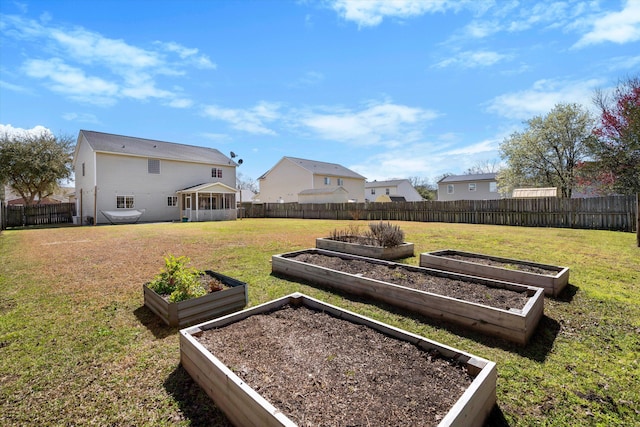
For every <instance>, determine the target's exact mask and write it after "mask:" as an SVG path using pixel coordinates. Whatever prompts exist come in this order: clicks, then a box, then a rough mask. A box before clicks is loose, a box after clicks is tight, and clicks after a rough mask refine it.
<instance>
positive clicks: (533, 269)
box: [438, 254, 559, 276]
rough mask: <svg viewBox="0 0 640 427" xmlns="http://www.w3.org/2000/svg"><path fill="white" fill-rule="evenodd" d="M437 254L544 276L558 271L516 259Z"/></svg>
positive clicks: (552, 274) (553, 274)
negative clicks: (512, 260)
mask: <svg viewBox="0 0 640 427" xmlns="http://www.w3.org/2000/svg"><path fill="white" fill-rule="evenodd" d="M438 256H441V257H443V258H451V259H455V260H457V261H467V262H473V263H475V264H481V265H489V266H492V267H502V268H506V269H509V270H518V271H525V272H527V273H534V274H542V275H546V276H555V275H556V274H558V271H559V270H557V269H551V268H542V267H537V266H533V265H528V264H523V263H519V262H517V261H514V262H503V261H496V260H493V259H487V258H483V257H476V256H472V255H461V254H451V255H449V254H447V255H438Z"/></svg>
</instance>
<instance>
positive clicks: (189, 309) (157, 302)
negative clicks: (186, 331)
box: [142, 270, 248, 327]
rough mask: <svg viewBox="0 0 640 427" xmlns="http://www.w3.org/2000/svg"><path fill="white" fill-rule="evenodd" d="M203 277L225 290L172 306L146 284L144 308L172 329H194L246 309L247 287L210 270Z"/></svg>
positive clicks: (175, 303) (144, 288)
mask: <svg viewBox="0 0 640 427" xmlns="http://www.w3.org/2000/svg"><path fill="white" fill-rule="evenodd" d="M204 273H205V274H206V275H208V276H210V277H211V278H214V279H217V280H219V281H220V282H222V283H223V284H224V287H225V289H223V290H219V291H216V292H211V293H208V294H206V295H204V296H201V297H197V298H193V299H189V300H186V301H180V302H169V301H168V300H167V298H166V297H163V296H162V295H160V294H158V293H157V292H155V291H154V290H153V289H150V288H149V287H148V286H147V285H146V284H145V285H143V286H142V288H143V290H144V305H146V306H147V307H149V309H150V310H151V311H153V312H154V313H155V314H156V315H157V316H158V317H160V318H161V319H162V321H163V322H164V323H166V324H167V325H169V326H171V327H184V326H187V325H193V324H194V323H198V322H202V321H205V320H210V319H213V318H216V317H219V316H222V315H225V314H228V313H232V312H234V311H238V310H241V309H242V308H244V306H246V305H247V302H248V297H247V284H246V283H244V282H241V281H239V280H236V279H233V278H231V277H228V276H225V275H223V274H220V273H216V272H214V271H210V270H207V271H205V272H204Z"/></svg>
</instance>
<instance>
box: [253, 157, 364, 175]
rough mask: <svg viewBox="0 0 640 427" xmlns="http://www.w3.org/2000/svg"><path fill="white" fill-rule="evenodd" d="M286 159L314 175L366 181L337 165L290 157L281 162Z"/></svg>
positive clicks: (266, 173)
mask: <svg viewBox="0 0 640 427" xmlns="http://www.w3.org/2000/svg"><path fill="white" fill-rule="evenodd" d="M285 159H287V160H289V161H291V162H293V163H295V164H297V165H298V166H300V167H301V168H303V169H306V170H308V171H309V172H311V173H312V174H314V175H325V176H339V177H345V178H357V179H366V178H365V177H364V176H362V175H360V174H358V173H356V172H354V171H352V170H351V169H347V168H345V167H344V166H342V165H339V164H337V163H327V162H319V161H317V160H307V159H300V158H297V157H288V156H285V157H283V158H282V159H281V160H280V161H282V160H285ZM278 163H280V162H278ZM271 170H273V168H271V169H269V170H268V171H267V172H265V173H264V174H263V175H262V176H261V177H260V178H258V179H263V178H264V177H266V176H267V175H268V174H269V172H271Z"/></svg>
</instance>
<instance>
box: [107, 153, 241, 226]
mask: <svg viewBox="0 0 640 427" xmlns="http://www.w3.org/2000/svg"><path fill="white" fill-rule="evenodd" d="M96 157H97V164H98V167H97V182H98V183H99V184H98V207H99V210H115V209H116V197H117V196H127V195H132V196H134V198H135V208H136V209H146V211H145V213H144V215H143V217H142V219H141V220H144V221H170V220H178V219H179V218H180V213H179V210H178V209H179V207H178V206H168V205H167V199H168V197H169V196H175V195H176V191H178V190H182V189H184V188H187V187H191V186H194V185H198V184H203V183H207V182H222V183H223V184H226V185H228V186H230V187H232V188H235V185H236V177H235V168H234V167H232V166H221V165H208V164H198V163H187V162H179V161H174V160H163V159H161V160H160V173H159V174H154V173H149V172H148V162H147V160H148V158H147V157H130V156H122V155H115V154H107V153H97V156H96ZM213 167H215V168H218V169H222V170H223V173H222V178H212V177H211V169H212V168H213ZM114 171H117V172H116V173H114ZM106 221H107V220H106V218H105V217H104V216H103V215H102V214H100V213H98V223H104V222H106Z"/></svg>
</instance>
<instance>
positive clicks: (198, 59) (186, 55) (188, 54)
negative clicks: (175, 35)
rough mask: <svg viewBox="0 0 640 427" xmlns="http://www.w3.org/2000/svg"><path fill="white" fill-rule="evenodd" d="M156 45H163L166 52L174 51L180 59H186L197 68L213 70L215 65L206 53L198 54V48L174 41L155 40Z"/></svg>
mask: <svg viewBox="0 0 640 427" xmlns="http://www.w3.org/2000/svg"><path fill="white" fill-rule="evenodd" d="M156 44H157V45H159V46H161V47H163V48H164V49H166V50H167V51H168V52H174V53H176V54H177V55H178V56H179V57H180V58H181V59H183V60H188V61H189V63H190V64H192V65H194V66H195V67H197V68H202V69H212V70H215V69H216V68H217V65H216V64H214V63H213V62H211V60H210V59H209V57H208V56H207V55H198V52H199V50H198V49H196V48H188V47H185V46H182V45H181V44H178V43H176V42H169V43H163V42H159V41H158V42H156Z"/></svg>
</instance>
